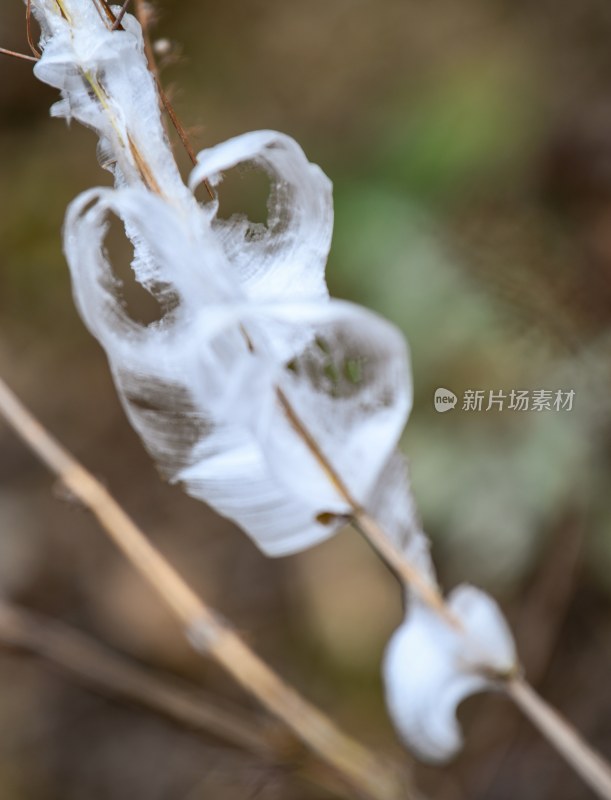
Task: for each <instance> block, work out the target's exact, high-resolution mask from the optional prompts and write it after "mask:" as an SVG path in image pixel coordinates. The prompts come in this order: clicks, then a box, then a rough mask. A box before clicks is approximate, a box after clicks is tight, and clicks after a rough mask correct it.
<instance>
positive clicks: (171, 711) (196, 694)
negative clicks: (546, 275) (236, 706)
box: [0, 601, 281, 762]
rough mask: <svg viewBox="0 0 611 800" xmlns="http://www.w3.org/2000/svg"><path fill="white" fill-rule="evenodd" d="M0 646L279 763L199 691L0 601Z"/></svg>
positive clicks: (274, 751)
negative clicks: (41, 661) (26, 654)
mask: <svg viewBox="0 0 611 800" xmlns="http://www.w3.org/2000/svg"><path fill="white" fill-rule="evenodd" d="M0 643H2V644H3V645H5V646H8V647H11V648H16V649H18V650H23V651H26V652H28V653H32V654H34V655H37V656H39V657H40V658H44V659H45V660H46V661H48V662H49V663H51V664H53V665H55V666H57V667H59V668H60V669H61V670H62V671H64V672H67V673H69V674H71V675H75V676H76V677H77V678H79V679H80V680H82V681H84V682H85V683H87V684H90V685H92V686H94V687H95V688H97V689H99V690H101V691H102V692H104V693H105V694H109V693H110V694H112V695H113V696H118V697H125V698H128V699H129V700H134V701H136V702H138V703H140V704H141V705H143V706H145V707H146V708H150V709H152V710H154V711H157V712H159V713H161V714H164V715H165V716H167V717H169V718H170V719H172V720H175V721H177V722H179V723H180V724H181V725H184V726H187V727H189V728H193V729H195V730H199V731H205V732H207V733H211V734H213V735H214V736H216V737H219V738H221V739H223V740H225V741H227V742H230V743H231V744H234V745H236V746H237V747H240V748H242V749H243V750H247V751H249V752H251V753H254V754H255V755H256V756H259V757H261V758H264V759H266V760H268V761H272V762H273V761H279V760H281V754H280V753H279V752H278V748H276V747H274V746H273V745H272V743H271V741H268V738H267V735H266V731H265V729H264V728H263V727H261V726H260V727H257V726H256V725H255V724H254V723H253V722H252V721H251V720H250V719H248V718H246V717H245V716H244V715H243V714H238V712H237V711H232V712H230V711H228V710H227V709H226V708H223V707H222V706H221V705H220V704H219V703H218V702H216V701H215V699H214V698H213V697H211V696H209V695H207V694H205V693H204V692H202V691H201V690H200V689H195V688H191V687H187V686H185V685H183V684H180V683H177V682H176V681H173V680H170V679H168V678H167V677H164V678H161V677H159V676H157V675H156V674H154V673H152V672H151V671H150V670H145V669H143V668H142V667H140V666H138V665H137V664H135V663H132V662H131V661H130V660H128V659H127V658H125V657H124V656H120V655H118V654H117V653H114V652H112V651H111V650H110V649H109V648H108V647H104V646H103V645H101V644H100V643H99V642H97V641H95V640H94V639H91V638H90V637H88V636H85V635H84V634H82V633H80V632H79V631H76V630H74V629H73V628H71V627H70V626H68V625H66V624H64V623H62V622H58V621H57V620H52V619H48V618H45V617H43V616H41V615H40V614H35V613H33V612H32V611H28V610H26V609H24V608H20V607H19V606H16V605H14V604H13V603H6V602H3V601H0Z"/></svg>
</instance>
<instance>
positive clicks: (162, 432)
mask: <svg viewBox="0 0 611 800" xmlns="http://www.w3.org/2000/svg"><path fill="white" fill-rule="evenodd" d="M112 8H113V10H114V13H115V14H116V13H118V11H119V8H120V7H119V6H113V7H112ZM32 9H33V11H34V13H35V14H36V17H37V18H38V21H39V22H40V25H41V30H42V37H41V48H42V51H43V53H42V57H41V59H40V61H39V62H38V63H37V65H36V67H35V72H36V75H37V77H38V78H40V79H41V80H42V81H45V82H46V83H49V84H51V85H52V86H55V87H57V88H58V89H59V90H60V92H61V98H62V99H61V101H60V102H59V103H56V105H55V106H54V107H53V113H54V114H55V115H56V116H62V117H65V118H66V119H67V120H71V119H76V120H78V121H79V122H81V123H83V124H84V125H87V126H88V127H90V128H92V129H93V130H94V131H95V132H96V133H97V135H98V137H99V156H100V162H101V164H102V166H104V167H105V168H107V169H108V170H109V171H110V172H111V173H112V174H113V176H114V181H115V188H114V189H94V190H91V191H88V192H84V193H83V194H82V195H81V196H80V197H78V198H77V199H76V200H75V201H74V202H73V203H72V204H71V206H70V208H69V209H68V213H67V216H66V223H65V229H64V247H65V252H66V257H67V260H68V264H69V267H70V271H71V275H72V282H73V290H74V297H75V301H76V304H77V307H78V309H79V311H80V314H81V316H82V318H83V321H84V322H85V324H86V325H87V327H88V328H89V330H90V331H91V333H92V334H93V335H94V336H95V337H96V338H97V340H98V341H99V342H100V344H101V345H102V347H103V348H104V350H105V351H106V355H107V357H108V360H109V363H110V367H111V370H112V374H113V377H114V381H115V384H116V386H117V389H118V392H119V395H120V397H121V401H122V403H123V405H124V407H125V410H126V412H127V415H128V416H129V419H130V421H131V423H132V425H133V426H134V428H135V429H136V430H137V431H138V433H139V435H140V437H141V438H142V441H143V443H144V445H145V446H146V448H147V449H148V451H149V452H150V453H151V455H152V456H153V458H154V459H155V461H156V462H157V464H158V466H159V468H160V469H161V471H162V472H163V474H164V475H165V476H167V478H168V479H169V480H171V481H174V482H180V483H182V484H183V485H184V486H185V488H186V490H187V491H188V492H189V493H190V494H192V495H193V496H194V497H197V498H200V499H202V500H205V501H206V502H208V503H209V504H210V505H211V506H213V507H214V508H215V509H217V510H218V511H219V512H220V513H221V514H224V515H226V516H227V517H230V518H231V519H233V520H235V521H236V522H237V523H238V524H239V525H241V526H242V527H243V528H244V530H245V531H247V533H248V534H249V535H250V536H251V537H252V539H253V540H254V541H255V542H256V543H257V545H258V546H259V547H260V548H261V549H262V550H263V551H264V552H265V553H267V554H268V555H281V554H285V553H293V552H296V551H298V550H302V549H304V548H306V547H309V546H311V545H313V544H315V543H316V542H319V541H321V540H322V539H324V538H326V537H328V536H331V535H332V534H333V533H334V532H335V530H336V529H337V527H338V526H339V524H340V522H341V519H342V517H343V516H345V515H346V514H348V513H353V512H354V513H360V512H361V510H362V509H366V510H367V512H369V514H371V515H372V516H373V517H374V518H375V519H376V521H377V524H379V525H381V526H382V528H383V529H384V531H385V532H386V533H387V534H388V536H389V538H392V539H393V540H394V542H395V545H396V546H397V547H398V548H400V549H401V551H402V552H403V553H404V554H405V555H406V557H407V558H408V559H409V561H410V562H411V565H410V566H411V568H416V569H418V570H420V571H421V573H422V575H423V576H425V579H426V580H425V583H427V584H428V585H430V586H435V576H434V571H433V568H432V564H431V561H430V557H429V553H428V541H427V539H426V537H425V536H424V534H423V533H422V532H421V531H420V528H419V525H418V523H417V520H416V515H415V512H414V508H413V505H412V500H411V495H410V492H409V488H408V481H407V473H406V467H405V464H404V462H403V459H402V458H401V456H400V455H398V453H397V451H396V445H397V442H398V440H399V437H400V435H401V431H402V429H403V427H404V425H405V422H406V420H407V417H408V414H409V411H410V408H411V402H412V390H411V379H410V369H409V357H408V351H407V346H406V344H405V341H404V339H403V337H402V336H401V334H400V333H399V331H398V330H397V329H396V328H395V327H393V326H392V325H390V324H389V323H387V322H385V321H384V320H382V319H380V318H379V317H377V316H376V315H375V314H372V313H371V312H369V311H366V310H364V309H362V308H359V307H358V306H355V305H352V304H351V303H347V302H342V301H338V300H332V299H330V298H329V296H328V291H327V287H326V283H325V277H324V270H325V263H326V259H327V255H328V252H329V247H330V242H331V233H332V227H333V206H332V198H331V183H330V181H329V180H328V179H327V177H326V176H325V175H324V174H323V172H322V171H321V170H320V169H319V167H317V166H316V165H314V164H311V163H309V162H308V160H307V158H306V156H305V155H304V153H303V151H302V150H301V148H300V147H299V145H298V144H297V143H296V142H295V141H293V140H292V139H291V138H290V137H288V136H285V135H283V134H281V133H277V132H274V131H255V132H252V133H248V134H245V135H243V136H237V137H235V138H233V139H231V140H229V141H227V142H225V143H223V144H220V145H217V146H216V147H213V148H210V149H208V150H204V151H203V152H202V153H200V154H199V156H198V159H197V165H196V166H195V169H194V170H193V172H192V174H191V178H190V181H189V184H188V186H186V185H185V184H184V182H183V181H182V178H181V176H180V174H179V172H178V169H177V167H176V163H175V161H174V158H173V155H172V151H171V148H170V146H169V143H168V141H167V138H166V135H165V131H164V127H163V124H162V121H161V116H160V110H159V102H158V93H157V87H156V85H155V81H154V79H153V77H152V76H151V74H150V72H149V70H148V68H147V63H146V58H145V55H144V47H143V39H142V32H141V30H140V26H139V24H138V22H137V21H136V19H135V18H134V17H133V16H131V15H129V14H126V15H125V17H124V18H123V22H122V26H121V28H120V29H118V30H111V28H112V24H109V19H108V15H109V13H110V12H109V11H108V8H107V7H106V6H105V4H102V3H100V2H99V1H98V0H32ZM244 162H246V163H249V164H254V165H255V166H257V167H258V168H259V169H262V170H264V171H265V172H266V173H267V175H268V176H269V178H270V184H271V189H270V195H269V200H268V219H267V223H266V224H265V225H263V224H254V223H252V222H250V221H249V220H248V219H246V218H244V217H240V216H234V217H232V218H231V219H229V220H223V219H220V218H219V217H218V208H219V205H218V199H217V198H216V196H215V197H214V199H212V200H211V201H208V202H206V203H204V204H202V203H199V202H198V201H197V199H196V197H195V194H194V192H195V190H196V189H197V187H198V185H199V184H200V183H201V182H202V181H204V180H206V181H207V182H208V185H209V186H212V187H217V186H218V185H219V183H220V182H221V180H222V175H223V172H224V171H226V170H228V169H231V168H233V167H235V166H236V165H239V164H241V163H244ZM113 215H114V216H115V217H117V218H118V219H119V220H120V221H121V222H122V224H123V226H124V229H125V232H126V235H127V237H128V239H129V240H130V241H131V243H132V245H133V247H134V253H135V255H134V259H133V261H132V265H131V266H132V269H133V274H134V276H135V279H136V281H137V282H138V283H139V284H140V285H141V286H142V287H143V288H144V289H146V290H147V291H148V292H149V293H150V294H151V295H152V296H153V297H154V298H155V299H156V300H157V301H158V304H159V306H160V308H161V310H162V315H161V318H160V319H159V320H158V321H157V322H154V323H151V324H150V325H144V324H140V323H138V322H136V321H135V320H133V319H132V318H131V317H130V316H129V315H128V313H127V311H126V308H125V307H124V303H123V299H122V294H121V289H122V287H121V284H120V282H119V281H118V280H117V279H116V277H115V275H114V273H113V269H112V264H111V263H110V262H109V258H108V255H107V252H106V249H105V240H106V236H107V233H108V224H109V218H110V217H112V216H113ZM449 607H450V610H451V612H452V613H453V614H454V615H455V617H456V619H457V621H458V623H459V624H458V626H457V627H453V626H451V625H449V624H448V622H447V620H445V619H443V618H442V617H440V616H438V615H437V614H436V613H435V612H433V611H432V610H431V609H430V608H428V607H426V606H425V605H423V603H422V601H421V600H420V599H419V598H418V597H417V596H413V597H411V598H410V604H409V610H408V615H407V618H406V621H405V623H404V624H403V625H402V626H401V627H400V628H399V630H398V631H397V632H396V634H395V636H394V637H393V639H392V641H391V644H390V646H389V649H388V652H387V656H386V662H385V677H386V685H387V697H388V703H389V707H390V710H391V713H392V716H393V718H394V720H395V722H396V724H397V726H398V728H399V730H400V731H401V733H402V735H403V736H404V738H405V740H406V741H407V742H408V744H410V745H411V746H412V747H413V748H414V749H415V750H416V751H417V752H419V753H420V754H421V755H423V756H424V757H426V758H429V759H440V758H445V757H446V756H448V755H450V754H451V753H452V752H453V751H454V750H455V749H456V747H457V746H458V745H459V743H460V734H459V732H458V728H457V725H456V721H455V718H454V711H455V707H456V705H457V703H458V702H460V700H461V699H462V698H463V697H465V696H466V695H467V694H468V693H470V692H473V691H477V690H479V689H481V688H485V687H487V686H489V685H492V684H493V682H494V676H499V675H501V674H505V673H507V672H509V671H511V670H512V669H514V662H515V653H514V649H513V642H512V640H511V636H510V634H509V632H508V630H507V628H506V625H505V623H504V621H503V618H502V616H501V614H500V612H499V611H498V609H497V607H496V605H495V604H494V603H493V601H492V600H490V599H489V598H488V597H487V596H486V595H484V594H483V593H481V592H478V591H477V590H475V589H471V588H469V587H463V588H460V589H458V590H456V592H454V593H453V594H452V595H451V597H450V600H449Z"/></svg>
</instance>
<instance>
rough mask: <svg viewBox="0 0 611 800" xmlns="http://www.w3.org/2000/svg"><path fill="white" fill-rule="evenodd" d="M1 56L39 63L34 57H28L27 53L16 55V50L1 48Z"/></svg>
mask: <svg viewBox="0 0 611 800" xmlns="http://www.w3.org/2000/svg"><path fill="white" fill-rule="evenodd" d="M0 54H2V55H3V56H12V57H13V58H20V59H21V60H22V61H33V62H34V63H36V62H37V61H38V59H37V58H35V57H34V56H27V55H25V53H16V52H15V51H14V50H7V49H6V47H0Z"/></svg>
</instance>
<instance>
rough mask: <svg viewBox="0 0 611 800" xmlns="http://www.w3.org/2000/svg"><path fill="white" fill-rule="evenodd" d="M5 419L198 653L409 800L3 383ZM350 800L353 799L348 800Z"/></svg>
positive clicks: (374, 788) (358, 783) (355, 776)
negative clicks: (183, 572) (171, 615)
mask: <svg viewBox="0 0 611 800" xmlns="http://www.w3.org/2000/svg"><path fill="white" fill-rule="evenodd" d="M0 414H2V416H3V417H4V418H5V419H6V421H7V422H8V423H9V425H10V426H11V427H12V428H13V429H14V431H15V432H16V433H17V434H18V435H19V436H20V437H21V438H22V439H23V441H24V442H25V443H26V444H27V445H28V446H29V447H30V448H31V450H32V451H33V452H34V453H35V454H36V455H37V457H38V458H39V459H40V460H41V461H42V462H43V463H44V464H46V465H47V467H48V468H49V469H50V470H51V471H52V472H53V473H54V474H55V475H57V477H58V478H59V479H60V480H61V481H62V482H63V484H64V485H65V486H66V488H67V489H68V490H69V491H70V492H72V494H73V495H75V496H76V497H77V498H78V499H79V500H80V501H81V502H82V503H83V504H84V505H85V506H87V507H88V508H89V509H90V510H91V512H92V513H93V514H94V516H95V517H96V518H97V519H98V521H99V522H100V524H101V526H102V527H103V529H104V530H105V531H106V533H107V534H108V535H109V537H110V538H111V539H112V540H113V541H114V542H115V544H116V545H117V547H118V548H119V549H120V550H121V551H122V552H123V554H124V555H125V556H126V557H127V558H128V559H129V561H131V563H132V565H133V566H134V567H135V568H136V570H137V571H138V572H139V573H140V574H141V575H142V577H143V578H144V579H145V580H146V581H147V582H148V583H149V584H150V585H151V586H152V587H153V589H154V590H155V591H156V592H157V593H158V594H159V596H160V597H161V598H162V599H163V600H164V601H165V602H166V604H167V605H168V606H169V608H170V609H171V610H172V611H173V612H174V614H175V616H176V617H177V618H178V620H179V621H180V623H181V624H182V625H183V627H184V629H185V631H186V633H187V635H188V638H189V641H190V642H191V644H192V646H193V647H194V649H196V650H197V651H198V652H200V653H202V654H205V655H207V656H209V657H211V658H213V659H214V660H215V661H216V662H217V663H218V664H219V665H220V666H221V667H223V669H225V670H226V671H227V673H228V674H230V675H231V676H232V677H233V678H234V679H235V680H236V681H237V682H238V683H239V684H240V685H241V686H242V687H243V688H244V689H245V690H246V691H247V692H249V693H250V694H251V695H253V696H254V697H255V698H256V699H257V700H258V701H259V702H260V703H261V704H262V705H263V706H264V707H265V708H266V709H267V710H268V711H269V712H270V713H272V714H273V715H274V716H276V717H277V718H278V719H280V720H282V721H283V722H284V723H285V724H286V725H287V726H288V728H289V729H290V730H292V731H293V733H294V734H295V735H296V736H297V737H298V738H299V739H300V740H301V741H302V742H303V743H304V744H305V745H306V746H307V747H309V748H310V749H311V750H312V751H313V752H314V753H315V754H316V755H317V756H318V757H319V758H320V759H321V760H322V761H324V762H325V763H327V764H328V765H329V766H331V767H332V768H333V769H334V770H335V771H336V772H337V773H338V774H339V775H340V776H341V777H342V778H343V779H344V781H345V782H346V785H347V786H349V787H351V789H352V791H353V793H354V794H353V795H352V796H354V795H356V796H360V797H362V798H367V799H368V800H399V798H403V799H404V798H408V797H410V796H412V795H410V790H409V789H408V787H407V786H406V784H405V778H404V777H403V776H400V773H399V770H398V769H397V768H396V767H395V766H394V765H391V764H386V763H384V762H383V761H382V760H380V759H379V758H378V757H377V756H375V755H374V754H373V753H371V752H370V751H369V750H368V749H367V748H365V747H364V746H363V745H361V744H359V743H358V742H356V741H355V740H353V739H352V738H350V737H349V736H347V735H346V734H345V733H343V732H342V731H341V730H339V729H338V728H337V726H336V725H335V724H334V723H333V722H331V720H329V719H328V718H327V717H326V716H325V715H324V714H323V713H322V712H321V711H319V710H318V709H317V708H315V707H314V706H312V705H311V704H310V703H309V702H308V701H306V700H305V699H303V698H302V697H301V696H300V695H299V694H298V693H297V692H296V691H295V690H294V689H293V688H292V687H291V686H289V685H288V684H287V683H285V682H284V681H283V680H282V679H281V678H280V677H279V676H278V675H277V674H276V673H274V672H273V671H272V670H271V669H270V667H268V666H267V664H265V662H263V661H262V660H261V659H260V658H259V657H258V656H257V655H256V654H255V653H254V652H253V651H252V650H251V649H250V648H249V647H248V646H247V645H246V644H245V643H244V642H243V641H242V639H241V638H240V637H239V636H238V635H237V633H236V632H235V630H234V629H233V628H232V627H231V626H230V625H229V624H228V623H227V622H226V621H225V620H224V619H222V618H221V617H220V616H219V615H218V614H217V613H216V612H215V611H214V610H213V609H212V608H211V607H210V606H208V605H207V604H206V603H205V602H204V601H203V600H201V599H200V598H199V597H198V596H197V594H196V593H195V592H194V591H193V589H192V588H191V587H190V586H189V585H188V584H187V583H186V581H185V580H184V579H183V578H182V577H181V575H179V573H178V572H177V571H176V570H175V569H174V568H173V567H172V566H171V565H170V563H169V562H168V561H167V560H166V559H165V558H164V556H163V555H162V554H161V553H160V552H159V551H158V550H157V549H156V548H155V547H154V546H153V545H152V544H151V542H150V541H149V540H148V539H147V537H146V536H145V535H144V534H143V533H142V531H140V530H139V528H138V527H137V526H136V524H135V523H134V522H133V521H132V520H131V518H130V517H129V516H128V515H127V514H126V512H125V511H124V510H123V509H122V508H121V507H120V506H119V504H118V503H117V502H116V501H115V500H114V498H113V497H112V496H111V495H110V494H109V492H108V491H107V490H106V488H105V487H104V486H102V484H101V483H100V482H99V481H97V480H96V479H95V478H94V477H93V475H92V474H91V473H90V472H88V471H87V470H86V469H85V468H84V467H82V466H81V464H80V463H79V462H78V461H76V459H75V458H74V457H73V456H72V455H70V453H68V452H67V451H66V450H65V449H64V448H63V447H62V446H61V445H60V444H59V443H58V442H57V441H56V440H55V439H54V438H53V437H52V436H51V435H50V434H49V433H48V432H47V431H46V430H45V428H44V427H43V426H42V425H41V424H40V423H39V422H38V421H37V420H36V419H35V418H34V417H33V416H32V414H31V413H30V412H29V411H28V410H27V409H26V408H25V407H24V406H23V404H22V403H21V402H20V401H19V400H18V399H17V397H16V396H15V395H14V393H13V392H12V391H11V390H10V389H9V388H8V386H7V385H6V384H5V383H4V381H2V380H1V379H0ZM347 796H350V795H347Z"/></svg>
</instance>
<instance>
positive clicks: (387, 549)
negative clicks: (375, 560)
mask: <svg viewBox="0 0 611 800" xmlns="http://www.w3.org/2000/svg"><path fill="white" fill-rule="evenodd" d="M276 396H277V398H278V402H279V403H280V406H281V408H282V410H283V411H284V413H285V414H286V416H287V419H288V420H289V422H290V423H291V425H292V427H293V430H294V431H295V432H296V434H297V435H298V436H299V438H300V439H301V440H302V441H303V442H304V444H305V445H306V446H307V448H308V450H309V451H310V452H311V453H312V455H313V456H314V458H315V459H316V461H317V462H318V463H319V465H320V467H321V469H322V471H323V472H324V473H325V475H326V476H327V478H328V479H329V481H330V483H331V484H332V485H333V486H334V487H335V489H336V490H337V492H338V494H339V495H340V496H341V497H342V498H343V499H344V500H345V501H346V503H347V504H348V505H349V506H350V509H351V511H350V514H349V515H348V521H349V522H350V523H351V524H352V525H353V526H354V527H355V528H356V529H357V530H358V531H359V533H361V534H362V535H363V536H364V537H365V538H366V539H367V541H368V542H369V543H370V544H371V546H372V547H373V548H374V550H376V552H377V553H378V554H379V555H380V556H381V557H382V559H383V560H384V561H385V562H386V564H388V566H389V567H390V568H391V569H392V571H393V572H394V573H395V574H396V575H397V577H398V578H399V580H400V581H401V583H402V584H404V585H405V586H410V587H411V588H412V589H413V590H414V591H415V592H416V593H417V594H418V595H419V596H420V598H421V599H422V600H424V602H425V603H427V604H428V605H429V606H430V607H431V608H432V609H433V610H434V611H436V612H437V613H438V614H440V615H441V616H442V617H444V619H446V620H447V621H448V622H449V623H450V624H451V625H453V626H455V627H456V626H460V623H459V622H458V620H457V619H456V617H455V616H454V615H453V614H452V612H451V611H450V610H449V609H448V607H447V605H446V603H445V601H444V599H443V596H442V594H441V592H440V591H439V589H438V588H437V586H436V585H435V584H434V583H431V581H430V580H429V579H428V578H427V577H426V575H423V574H422V572H421V571H420V570H419V569H418V568H417V567H416V566H414V565H413V564H412V563H411V562H410V561H409V559H408V558H407V557H406V555H405V553H403V552H401V550H400V549H399V548H398V547H397V546H396V545H395V543H394V542H393V540H392V539H391V537H390V536H389V535H388V533H387V532H386V531H384V530H383V529H382V527H381V526H380V525H379V524H378V523H377V522H376V521H375V520H374V519H373V517H371V516H370V514H368V513H367V511H365V509H364V508H363V507H362V506H361V505H360V503H358V502H357V500H356V499H355V498H354V497H353V496H352V492H351V491H350V490H349V489H348V487H347V485H346V483H345V482H344V480H343V478H342V477H341V475H339V474H338V472H337V470H336V469H335V467H334V466H333V464H331V462H330V460H329V459H328V458H327V456H326V454H325V453H324V452H323V450H322V448H321V446H320V445H319V444H318V442H317V441H316V439H315V438H314V436H312V434H311V432H310V431H309V430H308V428H307V426H306V425H305V424H304V422H303V421H302V419H301V418H300V417H299V415H298V414H297V412H296V411H295V409H294V408H293V406H292V405H291V402H290V400H289V399H288V397H287V396H286V394H285V393H284V392H283V391H282V389H280V388H278V389H277V390H276Z"/></svg>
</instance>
